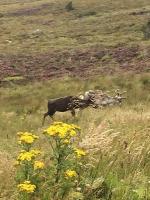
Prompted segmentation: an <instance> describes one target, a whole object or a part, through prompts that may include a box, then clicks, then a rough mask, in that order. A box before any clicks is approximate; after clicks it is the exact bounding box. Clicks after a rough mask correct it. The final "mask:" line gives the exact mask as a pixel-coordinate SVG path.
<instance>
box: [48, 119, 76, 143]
mask: <svg viewBox="0 0 150 200" xmlns="http://www.w3.org/2000/svg"><path fill="white" fill-rule="evenodd" d="M79 130H80V128H79V127H78V126H76V125H73V124H66V123H63V122H54V123H53V125H51V126H50V127H49V128H48V129H46V130H45V131H44V133H45V134H47V135H49V136H53V137H55V136H58V137H59V138H61V139H64V138H70V137H74V136H76V134H77V131H79ZM68 142H69V141H67V143H68Z"/></svg>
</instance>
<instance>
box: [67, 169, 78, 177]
mask: <svg viewBox="0 0 150 200" xmlns="http://www.w3.org/2000/svg"><path fill="white" fill-rule="evenodd" d="M65 176H66V177H67V178H68V177H69V178H72V177H76V176H77V173H76V171H74V170H70V169H68V170H67V171H66V172H65Z"/></svg>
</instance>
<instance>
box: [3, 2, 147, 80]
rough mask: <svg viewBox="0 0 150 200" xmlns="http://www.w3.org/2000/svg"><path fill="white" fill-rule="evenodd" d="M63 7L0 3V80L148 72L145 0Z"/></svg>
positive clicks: (75, 4) (56, 3)
mask: <svg viewBox="0 0 150 200" xmlns="http://www.w3.org/2000/svg"><path fill="white" fill-rule="evenodd" d="M68 2H69V0H39V1H34V0H32V1H29V0H22V1H18V0H11V1H6V0H5V1H4V0H1V2H0V22H1V23H0V44H1V45H0V69H1V70H0V80H9V79H13V78H14V79H18V80H19V79H49V78H52V77H60V76H64V75H69V76H80V77H86V76H89V75H95V74H100V75H101V74H114V73H122V72H128V71H132V72H134V73H135V72H138V73H139V72H140V73H141V72H149V69H150V40H149V38H148V37H149V29H148V21H149V19H150V2H149V0H136V1H132V2H131V1H130V0H126V1H121V0H116V1H111V0H107V1H105V0H80V1H79V0H76V1H72V2H73V8H74V9H73V10H71V11H67V10H66V9H65V6H66V5H67V3H68ZM14 76H15V77H14Z"/></svg>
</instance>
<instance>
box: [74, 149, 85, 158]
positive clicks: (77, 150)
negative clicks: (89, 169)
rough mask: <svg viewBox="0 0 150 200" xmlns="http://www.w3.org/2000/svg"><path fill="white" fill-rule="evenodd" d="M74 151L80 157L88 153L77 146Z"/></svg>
mask: <svg viewBox="0 0 150 200" xmlns="http://www.w3.org/2000/svg"><path fill="white" fill-rule="evenodd" d="M74 152H75V153H76V155H77V157H78V158H81V157H82V156H85V155H86V152H85V151H84V150H82V149H78V148H75V149H74Z"/></svg>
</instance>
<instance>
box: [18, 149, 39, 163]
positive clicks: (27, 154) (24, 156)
mask: <svg viewBox="0 0 150 200" xmlns="http://www.w3.org/2000/svg"><path fill="white" fill-rule="evenodd" d="M40 153H41V152H40V151H38V150H31V151H21V153H20V154H19V155H18V158H17V160H18V161H32V159H34V158H35V157H36V156H37V155H39V154H40Z"/></svg>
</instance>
